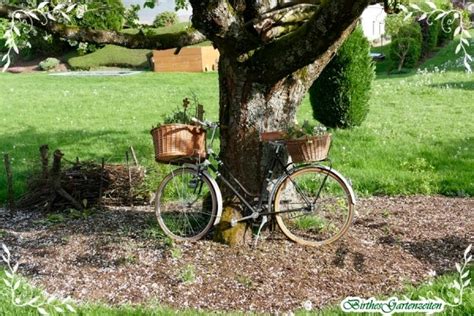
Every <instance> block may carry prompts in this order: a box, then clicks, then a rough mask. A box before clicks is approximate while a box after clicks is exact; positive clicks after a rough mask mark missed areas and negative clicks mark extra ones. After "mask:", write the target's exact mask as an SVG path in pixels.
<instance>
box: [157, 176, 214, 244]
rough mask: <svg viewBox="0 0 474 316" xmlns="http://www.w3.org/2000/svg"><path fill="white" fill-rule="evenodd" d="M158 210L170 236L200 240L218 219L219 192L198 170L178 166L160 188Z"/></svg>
mask: <svg viewBox="0 0 474 316" xmlns="http://www.w3.org/2000/svg"><path fill="white" fill-rule="evenodd" d="M155 210H156V217H157V219H158V224H159V225H160V227H161V229H162V230H163V232H164V233H165V234H166V235H168V236H169V237H171V238H172V239H175V240H181V241H185V240H190V241H193V240H198V239H200V238H202V237H203V236H204V235H206V233H207V232H208V231H209V229H210V228H211V227H212V225H213V223H214V221H215V219H216V212H217V198H216V192H215V191H214V188H213V187H212V185H211V182H210V181H209V179H208V178H207V177H206V176H204V175H202V174H199V173H198V172H197V171H196V170H194V169H192V168H181V169H176V170H174V171H172V172H171V173H169V174H168V175H167V176H166V177H165V178H164V179H163V181H162V182H161V184H160V186H159V187H158V190H157V192H156V204H155Z"/></svg>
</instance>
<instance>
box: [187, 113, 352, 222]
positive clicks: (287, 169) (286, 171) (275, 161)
mask: <svg viewBox="0 0 474 316" xmlns="http://www.w3.org/2000/svg"><path fill="white" fill-rule="evenodd" d="M201 123H202V122H201ZM205 126H208V127H211V128H212V136H211V141H210V145H209V146H208V148H207V151H208V154H209V156H208V158H207V159H206V160H204V161H203V162H202V163H198V164H195V165H187V166H188V167H192V168H194V169H196V170H197V171H198V173H199V174H202V175H203V176H206V177H207V178H209V179H210V180H211V181H212V184H213V186H214V189H215V190H216V193H217V195H218V196H219V198H218V200H219V201H220V203H219V204H220V205H219V209H218V217H219V219H220V214H221V212H222V193H221V190H220V188H219V186H218V184H217V182H216V181H215V179H219V180H220V181H221V182H222V183H223V184H225V186H226V187H228V188H229V189H230V190H231V191H232V193H233V194H235V196H237V198H238V199H239V200H240V201H241V202H242V203H243V204H244V205H245V207H246V208H248V210H250V211H251V213H252V214H251V215H250V216H246V217H243V218H241V219H239V221H244V220H247V219H257V218H258V217H259V216H265V215H272V214H275V213H274V212H273V211H272V210H271V208H272V199H273V196H274V194H275V190H276V189H277V188H278V186H279V184H280V183H281V182H282V181H284V180H285V179H286V178H287V177H289V176H290V175H291V174H292V173H293V172H295V171H296V170H298V169H299V168H301V167H303V166H315V165H316V164H311V163H309V164H303V165H299V166H297V167H296V166H295V165H294V163H288V164H285V163H284V162H283V161H282V159H281V155H280V152H281V148H282V147H283V146H284V143H283V142H281V141H274V142H270V143H271V144H273V145H276V149H275V155H274V156H273V157H272V160H271V162H270V164H269V167H268V168H267V172H266V177H265V180H264V181H263V183H262V187H261V190H260V196H259V199H258V203H257V206H256V207H255V206H253V205H252V204H251V202H249V201H248V199H246V198H245V196H244V195H247V196H249V197H255V195H253V194H251V193H250V192H249V191H248V190H247V189H246V188H245V187H244V186H243V185H242V184H241V183H240V182H239V180H238V179H237V178H235V177H234V176H233V175H232V173H230V171H228V170H226V173H227V174H228V175H229V176H230V179H227V178H225V177H224V176H223V175H222V173H221V172H220V171H219V169H218V168H217V167H216V166H214V165H213V164H212V163H211V161H210V160H209V158H212V159H213V160H215V162H216V163H217V166H218V167H222V168H224V169H226V166H225V164H224V162H223V161H222V160H221V159H220V157H219V155H217V154H216V153H215V152H214V151H213V150H212V145H213V143H214V139H215V135H216V130H217V127H218V125H217V124H209V123H208V124H207V125H205ZM328 161H329V163H330V160H328ZM277 165H278V166H279V167H281V168H282V170H283V174H282V175H280V176H279V177H277V178H275V177H273V170H274V169H275V167H276V166H277ZM317 166H318V167H320V168H322V169H325V170H327V171H328V172H332V173H334V174H336V175H337V176H338V177H339V178H340V179H341V180H342V181H343V182H344V183H345V184H346V185H347V187H348V188H349V190H350V197H351V200H352V203H353V204H355V201H356V198H355V194H354V192H353V190H352V186H351V185H350V184H349V182H348V181H347V180H346V179H345V178H344V177H343V176H342V175H341V174H339V173H338V172H337V171H335V170H334V169H332V165H331V164H330V166H329V167H326V166H324V165H321V164H317ZM208 169H210V170H211V171H212V172H213V173H214V174H215V179H214V178H213V177H211V176H210V174H209V173H208V172H207V170H208ZM326 179H327V176H326ZM326 179H324V181H323V184H322V185H321V187H320V189H319V192H318V194H317V197H316V200H317V199H318V197H319V194H320V192H321V189H322V188H323V186H324V183H325V181H326ZM272 180H276V182H275V185H274V187H273V189H272V190H271V191H268V189H267V188H268V185H269V184H270V182H271V181H272ZM233 184H234V185H236V186H237V187H238V188H236V187H235V186H234V185H233ZM293 184H295V183H293ZM295 187H296V190H298V191H299V188H298V186H297V185H296V186H295ZM239 190H240V191H239ZM241 192H243V193H244V194H242V193H241ZM265 194H266V196H267V197H268V201H267V202H268V203H267V210H266V212H264V211H263V208H264V206H263V205H264V202H265ZM303 198H304V199H305V200H306V203H308V204H314V203H315V202H316V201H309V200H307V198H306V197H305V195H303ZM286 212H293V211H281V212H279V213H286ZM218 222H219V221H218V220H217V219H216V222H215V224H217V223H218Z"/></svg>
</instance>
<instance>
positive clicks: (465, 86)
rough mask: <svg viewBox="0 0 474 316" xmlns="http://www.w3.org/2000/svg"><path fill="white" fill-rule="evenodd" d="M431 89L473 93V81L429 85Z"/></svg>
mask: <svg viewBox="0 0 474 316" xmlns="http://www.w3.org/2000/svg"><path fill="white" fill-rule="evenodd" d="M430 87H431V88H436V89H460V90H468V91H474V81H451V82H443V83H437V84H432V85H430Z"/></svg>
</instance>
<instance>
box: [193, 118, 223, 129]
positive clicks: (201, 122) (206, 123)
mask: <svg viewBox="0 0 474 316" xmlns="http://www.w3.org/2000/svg"><path fill="white" fill-rule="evenodd" d="M191 121H193V122H194V123H198V124H199V125H201V126H203V127H206V128H215V127H217V126H219V124H218V123H213V122H209V121H206V120H204V121H201V120H199V119H197V118H195V117H192V118H191Z"/></svg>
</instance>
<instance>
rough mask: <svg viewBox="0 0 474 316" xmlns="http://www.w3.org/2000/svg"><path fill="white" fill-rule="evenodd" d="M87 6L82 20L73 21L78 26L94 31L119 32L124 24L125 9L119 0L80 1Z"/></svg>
mask: <svg viewBox="0 0 474 316" xmlns="http://www.w3.org/2000/svg"><path fill="white" fill-rule="evenodd" d="M80 3H81V4H86V5H87V10H86V11H85V13H84V16H83V17H82V18H76V19H74V22H75V23H76V24H77V25H78V26H82V27H89V28H92V29H96V30H113V31H120V30H121V29H122V28H123V24H124V23H125V18H124V16H125V7H124V6H123V3H122V1H121V0H81V1H80Z"/></svg>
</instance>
